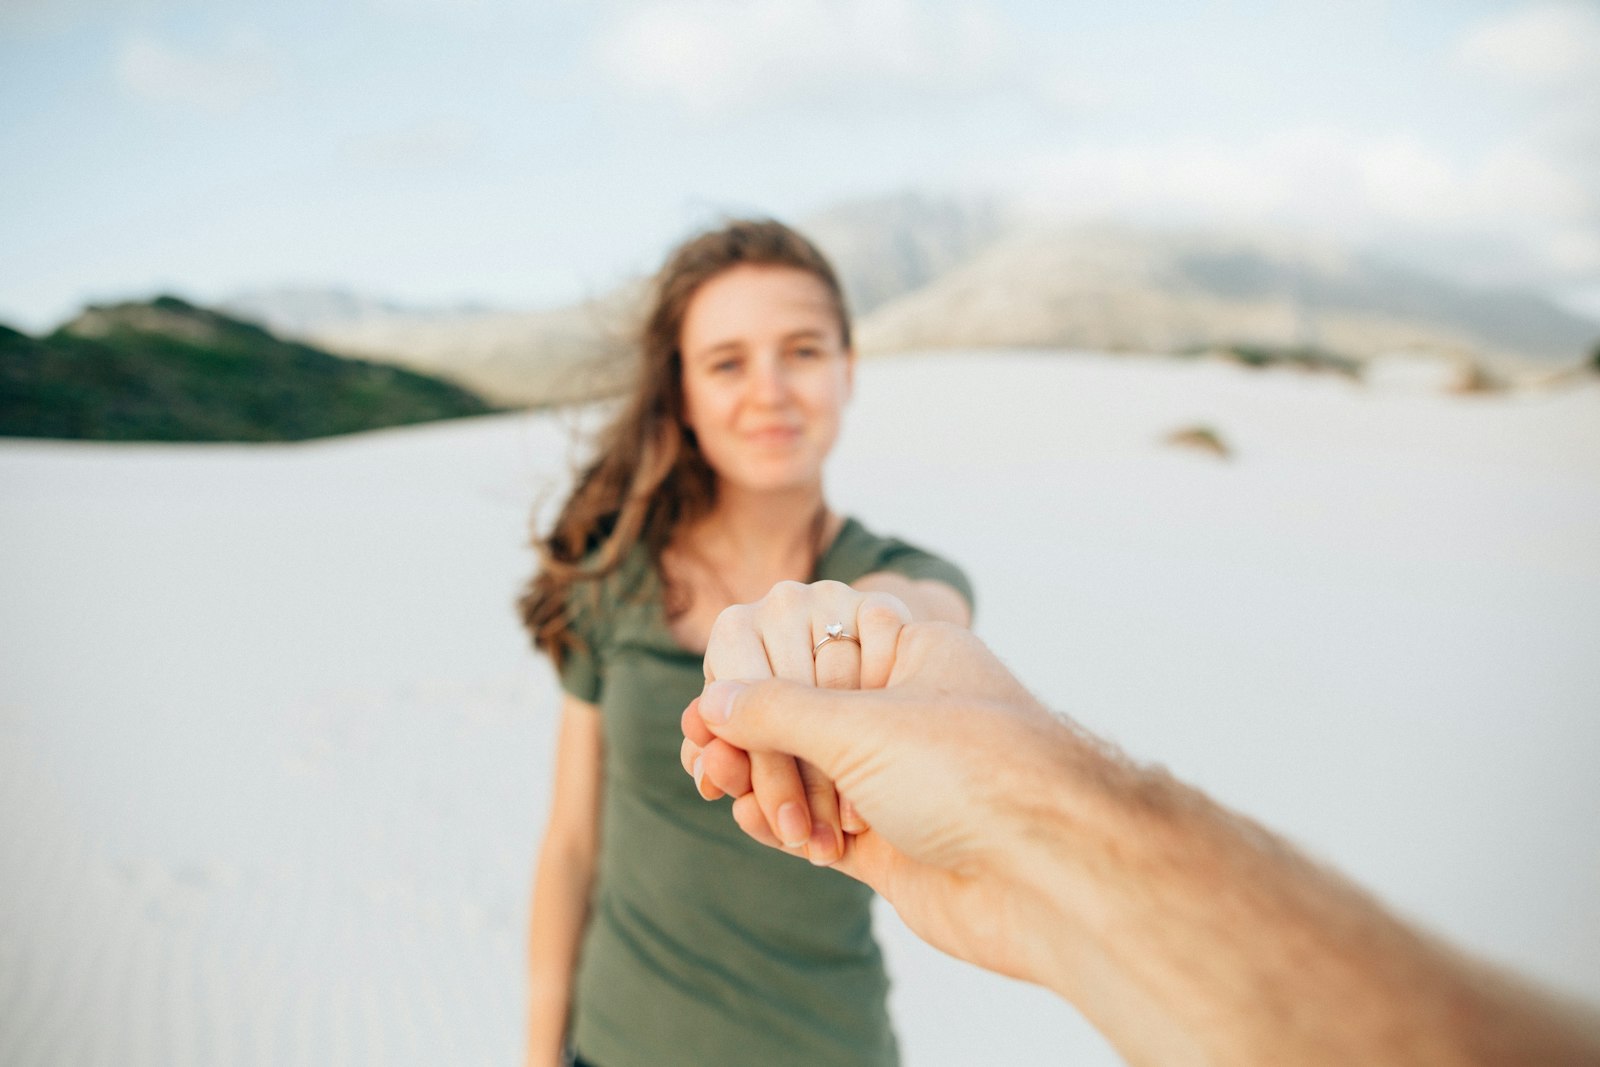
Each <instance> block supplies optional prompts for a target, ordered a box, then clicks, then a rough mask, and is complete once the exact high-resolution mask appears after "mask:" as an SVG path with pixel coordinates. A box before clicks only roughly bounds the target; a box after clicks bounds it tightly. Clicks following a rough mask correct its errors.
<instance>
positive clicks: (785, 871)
mask: <svg viewBox="0 0 1600 1067" xmlns="http://www.w3.org/2000/svg"><path fill="white" fill-rule="evenodd" d="M640 354H641V360H640V367H639V378H638V382H637V386H636V388H635V390H634V393H633V395H632V398H631V400H630V402H629V403H628V404H626V405H625V407H624V410H623V411H622V412H621V414H620V416H619V417H618V419H617V421H616V422H615V423H614V424H613V425H612V426H611V427H610V428H609V430H608V431H607V432H606V433H605V434H604V436H603V437H602V439H601V441H600V448H599V454H598V456H597V457H596V459H595V460H594V461H593V462H592V463H591V464H590V466H589V467H588V469H587V470H585V471H584V472H583V473H582V474H581V475H580V477H579V479H578V484H577V487H576V488H575V490H574V491H573V493H572V496H571V498H570V499H569V500H568V501H567V503H566V505H565V507H564V508H563V509H562V512H561V514H560V516H559V517H558V519H557V521H556V524H555V529H554V530H553V531H552V532H551V533H550V535H549V536H548V537H547V538H545V539H543V540H542V541H541V542H539V544H538V546H537V547H538V548H539V549H540V553H541V557H542V566H541V569H540V572H539V573H538V575H536V576H535V578H534V580H533V582H532V583H531V584H530V586H529V589H528V592H527V594H526V595H525V596H524V598H523V600H522V610H523V617H524V621H525V623H526V624H527V626H528V629H529V630H530V632H531V633H532V634H533V637H534V641H535V643H536V644H537V645H538V646H539V648H541V649H542V650H544V651H545V652H547V653H549V654H550V655H551V656H552V658H554V659H555V661H556V663H557V665H558V667H559V669H560V672H561V682H562V687H563V688H564V689H565V691H566V695H565V698H564V703H563V706H562V720H561V728H560V736H559V740H558V743H557V758H556V768H555V787H554V796H553V800H552V804H551V814H550V823H549V826H548V829H547V830H546V833H545V838H544V844H543V847H542V849H541V852H540V857H539V865H538V871H537V874H536V876H535V879H534V892H533V915H532V922H531V924H530V945H529V960H530V969H531V982H530V988H529V1012H528V1027H529V1029H528V1045H527V1050H528V1060H527V1062H528V1063H529V1064H543V1065H547V1067H549V1065H554V1064H558V1063H560V1062H562V1056H563V1054H564V1050H563V1045H564V1044H567V1043H568V1042H570V1044H571V1045H572V1046H574V1047H575V1050H576V1054H577V1055H578V1057H579V1060H578V1062H580V1063H591V1064H594V1065H596V1067H671V1065H675V1064H683V1065H686V1067H687V1065H691V1064H693V1065H698V1064H706V1063H735V1062H748V1063H761V1064H772V1065H783V1064H796V1065H799V1064H817V1063H828V1064H838V1065H842V1067H849V1065H860V1067H869V1065H870V1067H886V1065H890V1064H893V1063H895V1062H896V1060H897V1051H896V1042H895V1038H894V1034H893V1032H892V1030H891V1029H890V1027H889V1021H888V1013H887V1010H886V994H887V989H888V980H887V977H886V975H885V973H884V969H883V962H882V957H881V955H880V953H879V950H878V946H877V944H876V943H875V942H874V940H873V937H872V932H871V913H870V908H869V904H870V893H869V892H868V891H867V890H866V889H865V888H864V887H862V886H860V885H859V884H858V883H855V882H853V881H852V880H850V879H849V878H847V877H845V876H843V875H841V874H839V873H837V872H835V871H832V870H828V869H827V867H828V865H829V864H831V863H833V862H834V861H835V860H837V859H838V858H839V856H840V855H841V854H842V852H843V848H844V843H845V839H844V835H845V834H846V833H849V832H854V831H856V830H860V829H862V828H863V827H862V826H861V825H859V823H857V822H855V821H854V820H853V816H852V813H851V810H850V808H849V805H848V803H847V802H845V801H844V800H843V799H842V798H840V797H838V796H837V795H836V794H835V792H834V790H833V787H832V785H831V784H829V783H828V782H827V781H826V780H825V779H822V778H821V777H820V776H818V775H817V774H815V772H813V771H812V770H811V768H809V767H807V766H805V765H803V764H797V763H796V761H794V760H793V759H791V758H789V757H786V756H773V757H772V758H762V759H758V760H754V761H751V764H750V768H749V773H750V774H751V775H752V776H753V777H754V778H755V779H756V780H758V781H760V782H761V783H762V784H763V787H764V792H763V794H762V795H763V797H764V798H765V800H766V803H765V805H764V806H763V807H760V808H756V807H754V806H751V805H746V808H745V809H744V810H743V811H742V812H736V815H737V817H739V818H740V820H741V823H740V825H744V826H746V827H753V826H754V825H755V824H756V823H757V822H759V823H760V825H761V828H762V831H763V833H764V834H765V836H766V837H768V838H770V839H772V840H774V841H778V842H780V843H781V844H783V845H784V846H786V847H787V848H788V849H789V850H790V851H791V852H794V853H796V854H799V855H803V856H805V857H806V858H808V859H810V860H811V862H812V864H814V866H813V867H801V868H799V869H798V870H796V869H795V868H794V867H793V866H792V865H791V864H790V862H789V861H788V860H787V859H786V858H785V857H783V856H781V855H779V854H777V853H774V852H770V851H767V850H764V849H763V848H761V847H760V846H759V845H757V844H755V843H754V842H753V841H752V840H751V839H750V838H747V837H746V836H745V835H744V834H743V833H741V832H740V830H739V828H738V827H737V826H735V824H734V823H733V822H732V821H731V820H729V819H728V817H727V814H726V813H725V812H722V811H719V810H717V809H716V808H712V807H708V806H707V805H705V804H704V803H703V802H702V801H701V800H700V797H699V796H697V795H696V791H697V789H698V791H699V792H700V794H701V795H702V796H705V797H708V798H714V797H716V796H718V795H720V794H719V792H718V790H717V789H716V787H715V786H713V785H711V781H710V780H711V779H715V778H717V777H718V772H717V768H715V767H712V768H711V769H710V771H709V772H708V773H707V774H704V775H701V774H697V775H696V778H695V780H694V781H693V782H691V781H690V780H689V779H686V778H684V777H683V776H682V774H681V772H680V771H679V759H678V757H679V755H680V745H681V742H682V737H681V735H680V733H679V714H680V712H682V710H683V708H684V707H685V706H686V705H687V704H689V702H690V701H692V700H693V699H694V698H695V697H697V696H698V695H699V693H700V690H701V687H702V685H703V684H704V682H705V679H706V677H707V675H706V670H707V667H706V662H705V654H706V648H707V645H708V644H709V643H711V642H712V641H713V638H714V633H713V631H714V629H715V628H717V627H718V625H719V618H722V617H724V616H727V615H731V614H735V613H736V612H729V611H728V609H729V608H730V607H731V606H733V605H742V604H749V603H752V602H760V603H761V605H762V607H761V610H762V611H763V612H765V616H764V617H766V618H768V619H770V620H772V621H773V632H774V633H775V634H779V633H781V634H782V635H783V636H782V638H781V639H778V638H775V639H774V640H773V641H771V642H769V643H768V645H767V646H766V647H764V648H756V649H733V650H731V651H730V653H729V654H728V655H727V656H724V657H723V660H722V662H724V663H727V664H734V665H735V666H733V667H732V668H726V667H725V668H724V672H725V674H726V676H728V677H740V678H751V679H755V678H764V677H773V676H776V677H781V678H787V679H791V680H795V681H801V682H804V683H806V684H812V685H815V684H825V685H832V686H838V687H859V686H861V685H863V684H867V685H871V684H874V683H875V684H877V685H881V684H883V682H882V679H879V678H877V677H876V668H875V664H876V661H877V659H879V658H881V657H880V656H878V654H877V648H878V646H879V645H880V644H881V641H880V640H879V639H878V636H879V635H881V634H883V633H889V632H897V631H898V628H899V626H900V625H901V624H903V623H904V622H905V621H907V620H910V619H943V620H946V621H952V622H957V623H962V624H965V623H966V622H967V621H968V618H969V614H970V603H971V591H970V588H969V586H968V584H967V581H966V579H965V577H964V576H963V575H962V574H961V572H960V571H959V570H957V569H956V568H955V567H953V566H951V565H950V564H948V563H946V562H944V561H943V560H940V559H937V558H936V557H934V556H931V555H929V554H928V553H926V552H923V551H921V550H919V549H917V548H914V547H912V546H911V545H908V544H906V543H904V542H902V541H897V540H893V539H891V538H884V537H878V536H876V535H874V534H872V533H869V532H868V531H867V530H866V528H865V527H863V526H862V525H861V524H860V523H858V522H856V521H855V520H854V519H847V518H845V517H844V516H841V515H836V514H834V513H833V512H832V511H830V510H829V508H828V506H827V502H826V500H825V499H824V496H823V489H822V475H823V465H824V463H825V461H826V459H827V457H828V454H829V453H830V452H831V451H832V448H833V445H834V441H835V439H836V438H837V437H838V433H839V424H840V419H841V417H842V415H843V412H844V408H845V405H846V403H847V402H848V400H849V399H850V395H851V390H852V387H853V385H854V380H855V353H854V350H853V348H852V347H851V340H850V325H849V319H848V317H847V314H846V311H845V305H844V298H843V296H842V294H841V292H840V288H839V283H838V281H837V279H836V278H835V276H834V273H833V270H832V268H831V267H830V266H829V265H828V263H827V261H826V260H825V259H824V258H823V257H822V255H821V254H820V253H819V252H818V251H817V250H816V249H815V248H814V247H813V246H812V245H811V243H810V242H808V241H807V240H806V239H805V238H803V237H801V236H800V235H799V234H797V233H795V232H794V231H793V230H790V229H788V228H787V227H785V226H783V225H781V224H779V223H776V222H770V221H757V222H735V223H731V224H730V225H728V226H726V227H725V228H723V229H721V230H717V231H715V232H712V233H708V234H704V235H702V236H700V237H697V238H695V239H693V240H691V241H689V242H688V243H687V244H685V245H684V246H682V247H681V248H680V249H679V250H678V251H677V252H676V253H675V254H674V255H673V256H672V257H671V258H670V259H669V261H668V263H667V265H666V267H665V268H663V270H662V272H661V274H660V276H659V277H658V278H657V281H656V289H655V303H654V306H653V309H652V312H651V314H650V316H649V319H648V322H647V325H646V328H645V331H644V336H643V338H642V343H641V345H640ZM737 610H746V609H736V611H737ZM724 629H725V627H724ZM844 633H848V634H849V635H850V636H851V640H839V639H837V638H838V635H839V634H844ZM830 637H831V638H833V639H832V640H826V638H830ZM718 756H719V751H718V750H716V749H715V748H711V749H708V751H707V759H708V761H713V762H714V761H715V760H716V759H717V758H718Z"/></svg>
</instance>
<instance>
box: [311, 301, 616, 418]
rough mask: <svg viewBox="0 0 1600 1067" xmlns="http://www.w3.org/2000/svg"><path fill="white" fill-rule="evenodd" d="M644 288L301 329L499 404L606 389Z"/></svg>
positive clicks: (584, 396) (338, 347)
mask: <svg viewBox="0 0 1600 1067" xmlns="http://www.w3.org/2000/svg"><path fill="white" fill-rule="evenodd" d="M644 293H645V286H644V283H643V282H636V283H632V284H629V285H626V286H622V287H619V288H618V289H616V290H613V291H612V292H611V293H609V294H607V295H605V296H603V297H599V298H597V299H594V300H589V301H585V302H583V303H581V304H574V305H572V306H570V307H564V308H557V309H555V310H553V311H475V312H472V311H461V312H446V313H429V312H405V313H396V314H390V315H373V316H370V317H367V318H363V319H359V320H355V321H349V322H344V323H336V322H329V323H324V324H322V325H320V326H317V327H316V328H314V329H312V330H310V331H309V332H308V333H307V335H306V336H307V337H309V338H310V339H312V340H313V341H315V342H316V343H317V344H319V345H322V346H323V347H325V348H328V349H330V350H332V351H335V352H341V353H344V354H347V355H351V356H358V357H361V358H365V359H374V360H386V361H389V362H393V363H398V364H400V365H401V366H405V367H410V368H412V369H414V370H417V371H420V372H423V373H427V374H434V375H438V376H439V377H441V378H446V379H448V380H450V381H454V382H459V383H461V384H462V385H463V386H465V387H468V388H471V389H473V390H476V391H478V392H481V393H483V394H484V395H486V396H489V397H492V398H494V399H495V400H497V401H499V402H501V403H505V404H551V403H562V402H566V401H573V400H589V399H593V398H594V397H598V396H605V395H608V394H611V393H615V392H616V391H617V390H618V389H619V388H620V387H621V386H622V384H623V383H624V382H625V381H626V379H627V375H628V373H629V371H630V369H631V364H630V362H629V360H628V356H629V354H630V353H631V352H632V351H633V336H634V334H635V332H636V329H637V323H638V318H639V316H640V315H641V314H642V313H643V300H644Z"/></svg>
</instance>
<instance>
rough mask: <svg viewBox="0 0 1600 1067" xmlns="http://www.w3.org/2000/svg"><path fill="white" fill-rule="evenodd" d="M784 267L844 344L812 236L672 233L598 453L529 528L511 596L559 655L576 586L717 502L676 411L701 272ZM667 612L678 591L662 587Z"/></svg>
mask: <svg viewBox="0 0 1600 1067" xmlns="http://www.w3.org/2000/svg"><path fill="white" fill-rule="evenodd" d="M745 264H749V265H752V266H773V267H793V268H795V269H797V270H803V271H805V272H806V273H808V274H811V275H813V276H814V277H816V279H817V280H818V281H820V282H822V284H823V286H824V287H825V288H826V289H827V290H828V294H829V295H830V296H831V297H832V299H833V304H834V308H835V309H836V310H837V312H838V315H839V328H840V332H841V337H842V338H843V341H844V346H845V348H846V349H849V347H850V315H849V312H848V310H847V308H846V305H845V299H844V291H843V289H842V288H841V287H840V285H839V279H838V277H837V276H836V275H835V274H834V271H833V267H832V266H831V265H829V263H828V260H827V259H826V257H824V256H823V254H822V253H821V252H820V251H818V250H817V247H816V246H815V245H813V244H812V243H811V242H810V241H808V240H806V238H805V237H803V236H801V235H800V234H799V233H797V232H796V231H794V230H792V229H790V228H789V227H788V226H785V225H784V224H783V223H781V222H777V221H775V220H772V219H736V220H734V221H731V222H729V223H727V224H726V225H724V226H722V227H720V228H718V229H715V230H712V231H709V232H706V233H702V234H699V235H698V236H695V237H692V238H690V239H689V240H687V241H685V242H684V243H683V244H681V245H679V246H678V248H677V249H676V250H675V251H674V252H673V253H672V254H671V255H670V256H668V257H667V261H666V264H665V265H664V266H663V267H662V268H661V272H660V273H659V274H657V275H656V278H655V281H654V283H653V286H652V290H651V303H650V311H649V315H648V316H647V317H646V318H645V320H644V325H643V328H642V330H641V331H640V336H639V340H638V364H637V369H636V376H635V381H634V385H633V388H632V389H631V390H630V391H629V393H628V394H627V399H626V400H625V402H624V403H623V405H622V409H621V411H620V412H619V413H618V415H617V417H616V419H615V420H614V421H613V422H612V423H611V424H610V425H609V426H608V427H606V429H605V430H603V431H602V432H601V434H600V437H599V442H598V453H597V455H596V456H595V458H594V459H593V460H592V461H591V462H590V463H589V464H588V466H587V467H585V468H584V469H583V471H582V472H581V473H580V474H579V476H578V479H577V485H576V487H575V488H574V489H573V491H572V495H571V496H569V497H568V498H567V501H566V503H565V504H564V505H563V506H562V508H561V511H560V514H559V516H558V517H557V519H556V522H555V526H554V528H553V529H552V530H551V531H550V533H549V535H548V536H545V537H535V539H534V542H533V546H534V549H535V551H537V552H538V554H539V570H538V572H537V573H536V574H535V575H534V576H533V579H532V580H531V581H530V582H529V583H528V586H527V588H526V590H525V591H524V592H523V594H522V596H521V598H520V599H519V600H518V601H517V606H518V608H519V609H520V611H521V614H522V622H523V625H524V626H526V627H527V628H528V632H529V634H530V635H531V636H532V638H533V643H534V645H535V646H536V647H537V648H539V649H541V650H543V651H544V652H546V653H547V654H548V655H549V656H550V657H551V659H553V660H554V661H555V662H556V665H557V666H558V667H559V666H560V664H561V662H562V659H563V657H564V655H565V653H566V652H567V651H568V650H569V649H572V648H574V647H577V646H578V645H579V644H580V641H579V639H578V637H577V635H575V634H574V633H573V630H572V607H571V605H572V600H573V593H574V592H575V591H576V590H577V589H578V587H579V586H580V585H584V584H587V585H588V586H589V587H590V589H592V590H593V591H594V595H595V596H596V601H595V603H596V604H598V589H599V586H598V582H599V580H600V579H602V578H604V577H606V576H607V575H609V574H612V573H614V572H615V571H616V570H617V568H618V567H619V566H621V565H622V562H623V561H624V560H626V559H627V558H628V555H629V553H630V552H631V551H632V550H633V548H634V546H635V545H638V544H640V543H641V542H642V543H643V544H644V546H645V548H646V550H647V551H648V552H649V556H650V564H651V567H652V569H653V570H654V571H655V573H656V574H657V575H658V576H659V575H662V573H663V572H662V566H661V556H662V553H663V552H664V551H665V550H666V548H667V546H668V545H669V544H670V543H671V541H672V536H673V534H674V533H675V532H676V531H677V529H678V528H679V527H680V526H682V525H683V524H685V523H690V522H694V521H695V520H697V519H699V518H702V517H704V516H705V515H707V514H708V513H709V512H710V511H711V509H712V507H713V506H714V505H715V504H716V499H717V479H716V475H715V473H714V472H713V471H712V469H711V467H710V466H709V465H707V463H706V461H705V457H704V456H702V455H701V453H700V447H699V445H698V443H697V442H696V441H695V437H694V433H693V431H691V430H690V429H689V428H688V427H687V426H686V425H685V422H684V400H683V355H682V352H681V351H680V350H679V337H680V335H681V333H682V330H683V319H684V315H685V313H686V312H687V311H688V308H689V302H690V301H691V300H692V299H693V298H694V295H695V293H696V292H698V291H699V289H700V287H701V286H702V285H704V284H705V283H706V282H708V281H710V280H711V279H712V278H715V277H716V276H717V275H719V274H721V273H722V272H723V271H726V270H729V269H730V268H732V267H737V266H741V265H745ZM667 594H668V595H667V605H668V615H669V617H671V616H674V615H677V614H681V613H682V612H683V610H685V609H686V608H687V606H688V605H687V603H686V602H684V601H683V599H682V598H681V597H677V596H674V595H673V590H672V589H671V588H670V587H669V588H668V590H667Z"/></svg>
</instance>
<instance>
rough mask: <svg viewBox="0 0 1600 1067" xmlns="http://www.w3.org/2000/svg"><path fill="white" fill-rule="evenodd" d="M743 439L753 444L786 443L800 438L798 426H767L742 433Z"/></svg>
mask: <svg viewBox="0 0 1600 1067" xmlns="http://www.w3.org/2000/svg"><path fill="white" fill-rule="evenodd" d="M744 437H745V440H746V441H749V442H750V443H751V444H755V445H786V444H790V443H792V442H794V441H798V440H799V439H800V428H799V427H798V426H769V427H766V428H764V429H760V430H751V431H749V432H748V433H746V434H745V435H744Z"/></svg>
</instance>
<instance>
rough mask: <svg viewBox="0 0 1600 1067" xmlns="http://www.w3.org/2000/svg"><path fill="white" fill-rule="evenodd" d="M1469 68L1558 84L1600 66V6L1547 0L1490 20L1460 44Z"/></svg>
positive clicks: (1461, 56) (1459, 53)
mask: <svg viewBox="0 0 1600 1067" xmlns="http://www.w3.org/2000/svg"><path fill="white" fill-rule="evenodd" d="M1456 58H1457V60H1458V61H1459V62H1460V63H1461V64H1462V66H1464V67H1466V68H1467V69H1468V70H1472V71H1476V72H1478V73H1482V74H1489V75H1493V76H1496V77H1499V78H1503V79H1505V80H1506V81H1509V82H1511V83H1513V84H1519V85H1529V86H1553V85H1557V84H1560V83H1563V82H1567V81H1569V80H1573V79H1578V78H1583V77H1586V76H1587V77H1588V78H1594V77H1595V76H1596V72H1597V71H1600V11H1597V10H1596V9H1595V8H1593V7H1592V6H1588V5H1583V4H1575V3H1557V4H1543V5H1540V6H1538V7H1531V8H1528V9H1526V10H1523V11H1518V12H1515V13H1513V14H1510V15H1506V16H1504V17H1502V18H1498V19H1494V20H1492V21H1490V22H1487V23H1484V24H1483V25H1481V26H1479V27H1478V28H1476V29H1474V30H1473V31H1471V32H1470V33H1468V34H1467V35H1466V36H1465V37H1464V38H1462V40H1461V42H1460V43H1459V44H1458V46H1457V48H1456Z"/></svg>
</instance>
